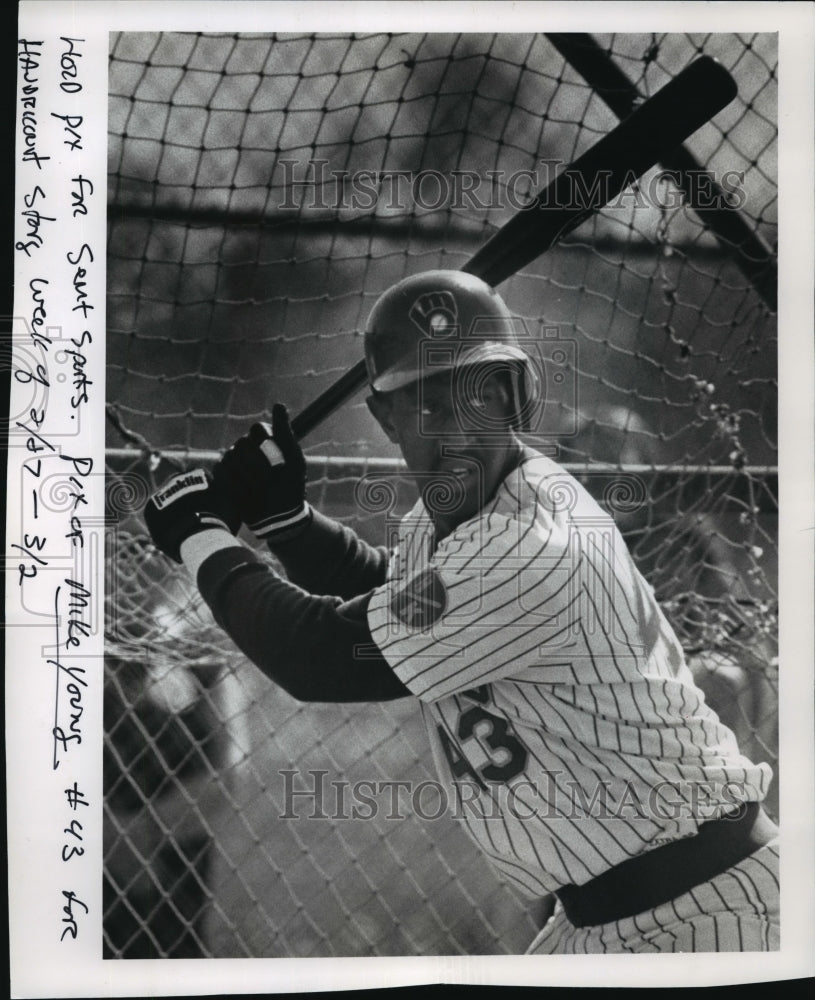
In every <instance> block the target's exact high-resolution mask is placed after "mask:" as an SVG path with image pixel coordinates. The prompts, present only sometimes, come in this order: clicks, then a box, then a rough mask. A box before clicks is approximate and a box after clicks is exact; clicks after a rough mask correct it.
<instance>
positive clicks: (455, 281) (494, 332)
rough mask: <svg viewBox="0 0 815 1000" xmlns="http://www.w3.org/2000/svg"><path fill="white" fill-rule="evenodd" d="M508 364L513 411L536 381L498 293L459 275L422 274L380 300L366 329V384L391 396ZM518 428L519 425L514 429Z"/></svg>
mask: <svg viewBox="0 0 815 1000" xmlns="http://www.w3.org/2000/svg"><path fill="white" fill-rule="evenodd" d="M493 361H497V362H501V361H503V362H510V363H511V364H509V365H508V366H507V367H508V368H509V370H510V371H513V370H514V371H515V372H516V373H518V374H519V376H520V377H519V378H518V379H516V380H515V381H516V385H517V389H516V400H515V404H516V410H517V411H518V412H519V413H520V412H521V411H522V410H524V409H527V408H528V406H529V404H530V401H534V400H535V399H536V397H537V395H538V379H537V377H536V373H535V371H534V368H533V366H532V363H531V360H530V358H529V356H528V355H527V354H526V352H525V351H523V350H522V349H521V347H520V345H519V343H518V338H517V336H516V333H515V324H514V322H513V319H512V314H511V313H510V311H509V309H507V307H506V305H505V304H504V301H503V299H502V298H501V296H500V295H498V293H497V292H496V291H495V290H494V289H493V288H491V287H490V286H489V285H488V284H487V283H486V282H484V281H482V280H481V279H480V278H476V277H475V276H474V275H472V274H466V273H464V272H463V271H425V272H424V273H422V274H415V275H412V276H411V277H409V278H404V279H403V280H402V281H400V282H398V283H397V284H395V285H394V286H393V287H392V288H389V289H388V290H387V291H386V292H385V293H384V294H383V295H381V296H380V297H379V299H378V300H377V302H376V303H375V305H374V307H373V309H372V310H371V314H370V316H369V317H368V324H367V326H366V329H365V363H366V366H367V369H368V381H369V383H370V385H371V387H372V388H373V389H374V391H376V392H391V391H392V390H394V389H399V388H401V387H402V386H405V385H409V384H410V383H411V382H416V381H418V380H419V379H421V378H424V377H425V376H427V375H432V374H435V373H436V372H441V371H445V370H448V371H449V370H451V369H454V368H461V367H463V366H465V365H467V366H469V365H477V364H484V363H487V362H493ZM520 422H521V423H522V422H523V420H521V421H520Z"/></svg>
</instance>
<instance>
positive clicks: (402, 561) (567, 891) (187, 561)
mask: <svg viewBox="0 0 815 1000" xmlns="http://www.w3.org/2000/svg"><path fill="white" fill-rule="evenodd" d="M365 350H366V362H367V368H368V375H369V382H370V388H371V396H370V398H369V400H368V404H369V407H370V409H371V411H372V413H373V414H374V416H375V418H376V420H377V421H378V423H379V425H380V426H381V427H382V429H383V431H384V432H385V434H386V435H387V436H388V437H389V438H390V440H391V441H393V442H395V443H396V444H398V446H399V448H400V449H401V452H402V455H403V456H404V459H405V462H406V464H407V467H408V470H409V472H410V474H411V475H412V477H413V478H414V480H415V482H416V486H417V488H418V491H419V497H420V498H419V500H418V501H417V503H416V505H415V506H414V508H413V509H412V510H411V511H410V512H409V513H408V515H407V516H406V517H405V518H404V519H403V521H402V522H401V525H400V529H399V536H398V540H397V544H396V545H395V547H394V549H393V551H391V552H388V551H385V550H384V549H382V548H375V547H372V546H370V545H368V544H366V543H365V542H363V541H361V540H360V539H359V538H358V537H357V536H356V535H355V534H354V533H353V532H352V531H350V530H349V529H348V528H346V527H344V526H341V525H339V524H337V523H335V522H333V521H331V520H329V519H328V518H326V517H324V516H323V515H321V514H320V513H319V512H318V511H316V510H314V509H313V508H312V507H311V506H310V505H309V504H308V502H307V501H306V492H305V491H306V474H305V461H304V458H303V455H302V452H301V451H300V448H299V446H298V445H297V443H296V441H295V439H294V436H293V434H292V432H291V429H290V426H289V423H288V418H287V415H286V411H285V409H284V408H283V407H282V406H280V405H276V406H274V408H273V410H272V422H271V426H268V425H255V426H254V427H253V428H252V430H251V431H250V432H249V434H248V435H247V436H246V437H244V438H242V439H241V440H239V441H238V442H237V443H236V444H235V445H234V446H233V447H232V448H231V449H229V451H227V452H226V454H225V455H224V456H223V457H222V459H221V460H220V462H219V463H218V464H217V465H216V467H215V469H214V471H213V475H212V477H210V476H209V475H208V474H207V473H205V472H204V471H202V470H196V471H193V472H190V473H185V474H182V475H180V476H176V477H174V479H172V480H171V481H170V482H169V483H168V484H166V485H165V486H164V488H163V489H161V490H159V491H158V492H157V493H156V494H155V495H154V496H153V497H152V498H151V500H150V501H149V503H148V505H147V508H146V510H145V517H146V521H147V524H148V527H149V529H150V531H151V533H152V536H153V539H154V541H155V543H156V544H157V546H158V547H159V548H160V549H162V550H163V551H164V552H165V553H166V554H167V555H169V556H171V557H172V558H173V559H175V560H176V561H179V562H182V563H183V564H184V565H185V566H186V567H188V569H189V570H190V572H191V573H192V574H193V575H194V577H195V578H196V580H197V583H198V587H199V589H200V591H201V593H202V595H203V597H204V599H205V600H206V601H207V603H208V604H209V606H210V607H211V609H212V611H213V613H214V615H215V618H216V620H217V621H218V622H219V624H220V625H221V626H222V627H223V628H224V629H225V630H226V631H227V632H228V633H229V635H230V636H232V638H233V639H234V641H235V642H236V643H237V645H238V646H239V647H240V648H241V649H242V650H243V652H244V653H245V654H246V655H247V656H248V657H249V658H250V659H251V660H252V661H253V662H254V663H255V664H257V666H258V667H259V668H260V669H261V670H262V671H263V672H264V673H266V674H267V675H268V676H269V677H271V678H272V679H273V680H274V681H276V682H277V683H278V684H280V685H281V686H282V687H283V688H285V690H287V691H288V692H289V693H290V694H292V695H293V696H294V697H295V698H298V699H300V700H302V701H323V702H325V701H348V702H352V701H373V700H389V699H395V698H401V697H408V696H412V697H415V698H417V699H418V702H419V706H420V708H421V711H422V714H423V716H424V720H425V723H426V726H427V733H428V737H429V740H430V743H431V745H432V750H433V756H434V760H435V764H436V767H437V770H438V774H439V779H440V781H441V782H442V783H443V784H444V786H445V788H446V790H447V792H448V802H449V803H453V804H454V805H453V811H454V815H455V816H456V817H457V818H459V819H460V820H461V821H462V822H464V824H465V826H466V829H467V831H468V832H469V834H470V836H471V837H473V838H474V840H475V841H476V842H477V843H478V844H479V845H480V847H481V848H482V849H483V851H484V853H485V854H486V855H487V857H488V858H489V859H490V860H491V861H492V862H493V863H494V864H495V865H496V866H497V868H498V869H499V870H500V872H501V873H503V875H504V876H505V877H506V878H507V879H509V880H510V881H511V882H512V883H514V884H515V885H516V886H518V887H519V888H520V889H521V890H522V891H523V892H525V893H526V894H527V895H529V896H531V897H533V898H541V897H544V896H547V895H548V894H550V893H554V894H555V895H556V897H557V900H558V902H557V906H556V908H555V911H554V913H553V915H552V917H551V918H550V919H549V920H548V922H547V923H546V925H545V926H544V927H543V929H542V930H541V932H540V934H539V935H538V937H537V938H536V939H535V941H533V942H532V944H531V946H530V948H529V953H536V954H543V953H555V952H558V953H563V952H581V953H588V952H628V951H657V952H665V951H717V950H721V951H733V950H770V949H775V948H777V947H778V942H779V927H778V913H779V909H778V870H777V866H778V854H777V830H776V828H775V825H774V824H773V823H772V822H771V821H770V820H769V819H768V817H767V816H766V814H765V813H764V812H763V810H762V807H761V804H760V803H761V801H762V800H763V798H764V797H765V794H766V792H767V787H768V784H769V782H770V780H771V772H770V768H769V767H768V765H767V764H763V763H762V764H754V763H752V762H751V761H750V760H748V759H747V758H745V757H744V756H742V755H741V754H740V752H739V748H738V746H737V745H736V742H735V738H734V737H733V734H732V733H731V732H730V730H728V729H727V728H726V727H724V726H723V725H722V724H721V722H720V721H719V719H718V717H717V716H716V714H715V713H714V712H713V711H712V710H711V708H710V707H709V706H708V705H707V704H706V703H705V700H704V696H703V695H702V693H701V692H700V691H699V689H698V688H697V687H696V686H695V684H694V682H693V679H692V676H691V674H690V672H689V670H688V668H687V665H686V663H685V661H684V658H683V653H682V649H681V648H680V646H679V643H678V641H677V639H676V637H675V635H674V633H673V631H672V630H671V628H670V626H669V624H668V623H667V621H666V620H665V618H664V617H663V615H662V613H661V611H660V608H659V606H658V605H657V603H656V601H655V599H654V595H653V591H652V590H651V588H650V587H649V586H648V584H647V583H646V582H645V580H644V579H643V578H642V576H641V575H640V574H639V572H638V571H637V569H636V568H635V566H634V564H633V562H632V560H631V557H630V555H629V553H628V551H627V549H626V547H625V544H624V542H623V541H622V538H621V536H620V534H619V532H618V531H617V529H616V528H615V526H614V524H613V522H612V521H611V519H610V518H609V516H608V515H607V514H606V513H605V512H604V511H603V510H602V509H601V508H600V507H599V506H598V505H597V504H596V503H595V502H594V501H593V499H592V498H591V497H590V496H589V495H588V494H587V493H586V492H585V490H583V489H582V488H581V486H580V485H579V484H578V483H577V482H576V481H575V480H574V479H573V478H572V477H571V476H569V475H568V474H567V473H566V472H564V470H562V469H561V468H560V467H559V466H558V465H557V464H556V463H554V462H553V461H552V460H550V459H549V458H548V457H545V456H543V455H541V454H539V453H537V452H535V451H533V450H531V449H529V448H528V447H526V446H525V445H524V444H523V443H522V441H521V438H520V437H519V434H518V432H519V430H522V429H523V425H524V421H525V419H527V418H528V417H529V414H530V412H532V411H531V409H530V408H531V407H534V404H535V400H536V398H537V394H538V393H539V392H540V384H539V383H540V378H539V373H537V372H536V371H535V367H534V364H533V363H532V360H531V359H530V358H529V357H528V356H527V355H526V354H525V352H524V351H523V350H522V349H521V348H520V346H519V342H518V340H517V338H516V336H515V332H514V329H513V322H512V317H511V315H510V313H509V311H508V309H507V307H506V305H505V304H504V303H503V301H502V300H501V299H500V297H499V296H498V295H497V294H496V293H495V292H494V291H493V290H492V289H491V288H490V287H489V286H488V285H486V284H484V283H483V282H481V281H480V280H479V279H477V278H474V277H472V276H469V275H466V274H463V273H461V272H451V271H431V272H427V273H425V274H420V275H417V276H414V277H410V278H407V279H405V280H403V281H401V282H399V283H398V284H397V285H395V286H394V287H393V288H391V289H390V290H389V291H387V292H385V294H384V295H383V296H382V297H381V298H380V299H379V300H378V302H377V303H376V305H375V306H374V309H373V311H372V313H371V316H370V318H369V321H368V324H367V329H366V336H365ZM241 523H245V524H246V525H248V527H249V528H250V529H251V530H252V531H253V532H254V533H255V535H256V536H258V537H259V538H261V539H264V540H265V541H266V542H267V543H268V545H269V547H270V548H271V550H272V552H273V553H274V555H275V556H276V557H277V558H278V559H279V560H280V562H281V563H282V565H283V566H284V568H285V571H286V574H287V576H288V579H283V578H281V577H280V576H279V575H277V574H276V573H275V572H274V571H273V570H272V569H271V568H270V567H269V565H268V564H267V562H266V561H264V560H263V559H262V558H260V557H259V556H258V555H256V554H255V553H254V552H253V551H251V550H250V549H249V548H248V547H246V546H244V545H243V544H241V543H240V542H239V541H237V540H236V539H235V537H234V533H235V532H236V531H237V530H238V528H239V526H240V524H241Z"/></svg>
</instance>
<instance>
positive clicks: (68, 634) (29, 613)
mask: <svg viewBox="0 0 815 1000" xmlns="http://www.w3.org/2000/svg"><path fill="white" fill-rule="evenodd" d="M24 20H25V19H24ZM29 20H31V19H29ZM33 20H34V21H37V19H36V18H35V19H33ZM52 21H53V19H52ZM39 22H40V23H39V24H38V25H37V26H36V30H34V31H29V28H28V27H26V32H25V34H21V37H19V39H18V43H17V63H18V99H17V108H18V116H17V117H18V143H17V149H18V157H17V164H16V212H15V233H14V254H15V258H16V267H15V272H16V278H17V280H16V289H17V296H16V299H15V311H14V319H13V328H12V344H11V347H12V351H11V409H10V419H9V422H8V429H9V467H8V478H9V483H10V490H9V510H10V517H9V522H8V532H7V559H6V566H7V578H6V588H7V590H6V593H7V608H6V612H7V622H8V625H9V630H8V634H9V643H10V646H13V657H12V658H11V659H10V663H11V666H12V670H14V671H20V673H19V676H15V679H16V681H17V683H15V684H13V685H11V686H10V696H9V700H10V708H12V709H15V708H16V709H17V711H18V713H20V714H21V715H22V716H23V717H25V718H26V730H25V731H26V746H25V760H26V766H27V768H28V772H27V773H28V775H29V780H27V781H25V782H23V781H16V780H15V777H14V775H15V774H16V773H17V771H16V769H15V768H13V767H12V769H11V779H10V787H9V805H10V808H13V807H14V805H15V803H17V804H20V802H21V801H24V803H25V806H26V808H28V809H29V810H36V813H37V815H44V816H47V817H48V821H47V822H46V823H43V825H42V842H41V843H39V844H38V854H37V871H38V872H39V874H40V877H39V878H38V880H37V882H36V885H37V892H36V893H35V896H36V898H35V899H32V898H29V899H27V900H26V901H25V902H24V904H23V905H22V907H21V909H22V911H23V912H26V913H29V914H30V916H31V919H32V920H35V921H36V937H37V940H38V943H39V946H40V947H45V948H47V947H48V945H49V942H51V943H52V944H56V945H58V946H59V952H60V953H61V954H64V956H65V959H66V960H68V961H70V957H69V950H70V949H80V950H79V951H78V952H77V955H79V954H80V953H81V954H82V955H84V954H86V953H87V952H88V950H89V949H90V950H92V951H98V949H99V946H100V941H99V925H100V912H99V911H100V908H101V900H100V898H99V897H100V893H99V890H98V889H97V888H96V886H97V885H98V883H99V872H100V871H101V803H102V788H101V782H100V776H99V768H98V766H97V762H98V760H99V754H100V745H99V742H98V741H99V736H100V731H101V724H100V723H101V703H102V666H103V655H102V654H103V650H102V632H103V615H102V612H101V607H102V605H101V586H100V583H101V574H100V561H101V557H102V553H103V552H104V539H103V532H104V493H103V487H104V478H103V476H104V472H103V470H104V445H103V440H102V438H101V429H102V427H103V422H102V412H103V404H104V397H103V393H104V345H105V327H104V323H105V309H104V293H105V272H104V258H105V254H104V239H105V177H104V156H100V155H99V153H100V152H104V148H105V115H104V100H103V102H102V105H101V110H102V114H100V103H99V101H98V100H96V99H95V98H94V97H93V90H94V88H95V87H97V86H98V81H99V79H100V72H99V71H100V66H102V65H103V64H104V56H105V53H104V49H103V48H101V47H100V45H99V39H98V38H96V39H94V40H91V39H89V38H88V37H83V36H82V35H80V34H76V33H73V32H72V33H65V32H62V31H60V30H59V24H58V22H54V23H52V24H51V25H47V24H44V23H43V19H42V18H40V19H39ZM21 25H22V22H21ZM16 754H17V750H16V748H13V749H12V757H11V759H12V761H14V759H15V756H16ZM31 777H33V778H34V779H35V780H33V781H32V780H31ZM17 891H19V890H18V888H17V887H16V885H12V886H11V893H12V899H13V898H14V894H15V892H17Z"/></svg>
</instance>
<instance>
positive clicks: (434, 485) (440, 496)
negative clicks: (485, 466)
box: [422, 467, 484, 524]
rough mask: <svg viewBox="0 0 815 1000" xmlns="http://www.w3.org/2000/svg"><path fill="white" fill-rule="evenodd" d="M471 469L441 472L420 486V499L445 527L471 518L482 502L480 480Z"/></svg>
mask: <svg viewBox="0 0 815 1000" xmlns="http://www.w3.org/2000/svg"><path fill="white" fill-rule="evenodd" d="M479 472H480V470H478V469H477V468H474V467H466V468H463V467H462V468H456V469H452V468H451V469H443V470H442V469H440V470H437V471H436V472H435V473H434V474H433V475H432V476H430V477H429V478H428V479H427V480H426V481H425V482H424V483H423V484H422V500H423V501H424V505H425V507H426V508H427V510H428V512H429V513H430V514H431V515H433V516H439V517H442V518H444V520H445V521H446V522H447V523H448V524H460V523H461V522H462V521H467V520H469V519H470V518H472V517H474V516H475V515H476V514H477V513H478V512H479V511H480V510H481V508H482V506H483V502H484V496H483V493H484V489H483V477H482V476H481V475H480V474H479Z"/></svg>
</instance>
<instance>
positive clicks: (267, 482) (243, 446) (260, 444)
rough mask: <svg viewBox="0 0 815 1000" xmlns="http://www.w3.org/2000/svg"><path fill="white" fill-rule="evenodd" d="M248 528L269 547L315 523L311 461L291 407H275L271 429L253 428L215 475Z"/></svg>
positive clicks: (277, 405)
mask: <svg viewBox="0 0 815 1000" xmlns="http://www.w3.org/2000/svg"><path fill="white" fill-rule="evenodd" d="M212 475H213V479H214V481H215V483H216V485H217V486H218V488H219V489H220V490H222V491H223V493H224V494H225V495H226V496H228V497H229V498H230V501H231V502H232V504H233V506H234V507H235V509H236V510H237V511H238V513H239V514H240V517H241V519H242V520H243V522H244V523H245V524H246V525H247V527H248V528H249V529H250V530H251V531H253V532H254V533H255V535H257V537H258V538H263V539H265V540H266V541H274V539H275V538H281V537H283V536H284V535H290V534H292V533H294V532H296V529H297V528H299V527H301V526H305V525H306V524H307V523H308V522H309V520H310V519H311V511H310V510H309V507H308V505H307V503H306V460H305V458H304V456H303V452H302V450H301V449H300V445H299V444H298V443H297V441H296V440H295V437H294V433H293V432H292V429H291V425H290V424H289V415H288V413H287V412H286V407H285V406H283V405H282V404H280V403H276V404H275V405H274V406H273V407H272V423H271V426H270V425H269V424H265V423H263V424H254V425H253V426H252V428H251V429H250V431H249V433H248V434H247V435H246V436H245V437H242V438H240V440H239V441H237V442H236V443H235V444H234V445H233V446H232V447H231V448H230V449H229V450H228V451H227V452H226V453H225V454H224V456H223V458H221V460H220V462H218V463H217V464H216V466H215V468H214V469H213V472H212Z"/></svg>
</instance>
